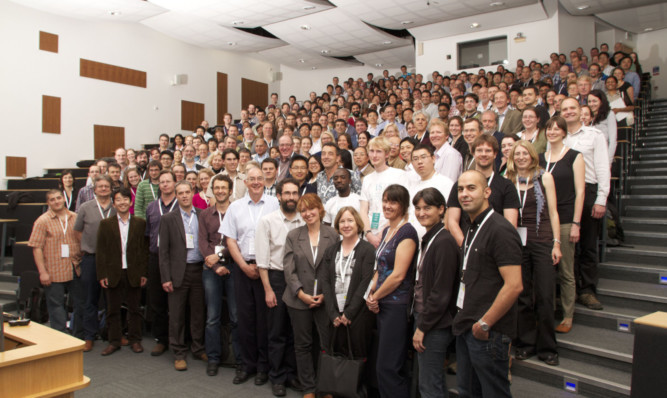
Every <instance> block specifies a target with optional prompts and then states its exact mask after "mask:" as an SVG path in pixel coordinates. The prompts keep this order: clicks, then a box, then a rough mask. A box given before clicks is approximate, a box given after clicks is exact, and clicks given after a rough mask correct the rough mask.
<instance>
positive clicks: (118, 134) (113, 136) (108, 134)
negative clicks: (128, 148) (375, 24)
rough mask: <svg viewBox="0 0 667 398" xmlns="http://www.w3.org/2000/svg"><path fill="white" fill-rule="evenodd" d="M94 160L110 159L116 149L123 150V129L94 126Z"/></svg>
mask: <svg viewBox="0 0 667 398" xmlns="http://www.w3.org/2000/svg"><path fill="white" fill-rule="evenodd" d="M94 131H95V159H99V158H104V157H110V156H113V155H114V151H115V150H116V149H118V148H125V127H115V126H102V125H100V124H96V125H95V126H94Z"/></svg>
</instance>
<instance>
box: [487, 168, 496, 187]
mask: <svg viewBox="0 0 667 398" xmlns="http://www.w3.org/2000/svg"><path fill="white" fill-rule="evenodd" d="M495 175H496V172H495V171H492V172H491V177H489V182H487V183H486V186H487V187H491V181H493V176H495Z"/></svg>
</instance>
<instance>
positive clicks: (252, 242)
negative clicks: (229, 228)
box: [248, 236, 255, 256]
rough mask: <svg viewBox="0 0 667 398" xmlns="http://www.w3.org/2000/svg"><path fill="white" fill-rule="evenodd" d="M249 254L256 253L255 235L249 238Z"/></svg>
mask: <svg viewBox="0 0 667 398" xmlns="http://www.w3.org/2000/svg"><path fill="white" fill-rule="evenodd" d="M248 254H249V255H251V256H254V255H255V237H254V236H253V237H252V238H250V239H248Z"/></svg>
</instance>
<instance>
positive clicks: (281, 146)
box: [276, 135, 294, 182]
mask: <svg viewBox="0 0 667 398" xmlns="http://www.w3.org/2000/svg"><path fill="white" fill-rule="evenodd" d="M278 150H279V151H280V160H279V161H278V173H277V174H276V182H280V181H282V180H284V179H285V178H286V177H287V176H288V175H289V163H290V161H291V160H292V156H294V141H292V138H291V137H290V136H288V135H283V136H281V137H280V138H279V139H278Z"/></svg>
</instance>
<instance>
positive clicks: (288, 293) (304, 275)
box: [283, 225, 338, 310]
mask: <svg viewBox="0 0 667 398" xmlns="http://www.w3.org/2000/svg"><path fill="white" fill-rule="evenodd" d="M337 241H338V234H337V233H336V230H334V229H333V228H331V227H329V226H326V225H322V226H320V243H319V247H318V251H317V261H315V262H314V263H313V254H312V252H311V250H310V238H309V237H308V226H306V225H304V226H302V227H299V228H296V229H294V230H292V231H290V233H289V234H287V241H286V242H285V258H284V261H283V270H284V272H285V282H286V283H287V287H286V288H285V294H283V301H284V302H285V304H286V305H287V306H288V307H291V308H295V309H298V310H307V309H308V306H307V305H306V303H304V302H303V301H301V300H300V299H299V297H298V294H299V290H301V289H303V292H304V293H306V294H311V295H312V294H313V289H314V286H315V279H318V283H317V294H320V293H322V288H321V286H322V285H321V281H319V279H321V277H322V274H321V273H322V272H323V269H324V268H325V267H320V265H321V264H322V263H323V261H322V260H323V259H324V253H325V252H326V250H327V249H328V248H329V246H332V245H334V244H335V243H336V242H337Z"/></svg>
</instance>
